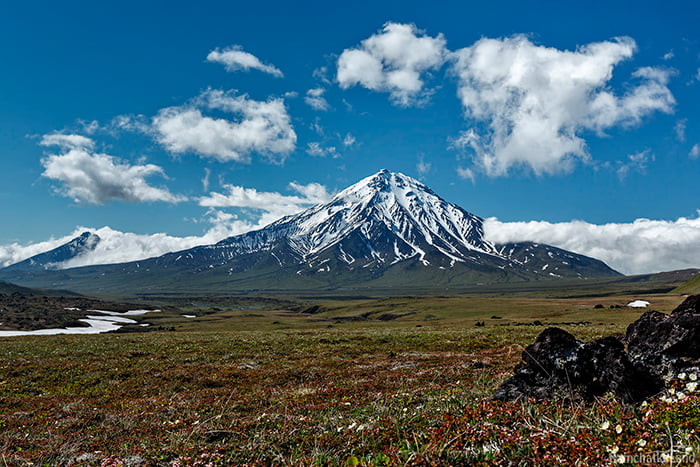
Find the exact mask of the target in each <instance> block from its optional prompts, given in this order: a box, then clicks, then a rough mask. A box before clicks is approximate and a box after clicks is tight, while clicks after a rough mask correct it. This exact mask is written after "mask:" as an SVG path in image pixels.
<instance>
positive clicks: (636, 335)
mask: <svg viewBox="0 0 700 467" xmlns="http://www.w3.org/2000/svg"><path fill="white" fill-rule="evenodd" d="M625 341H626V343H627V354H628V355H629V358H630V360H631V361H632V362H633V363H634V365H635V366H637V367H642V368H646V369H647V370H648V371H649V372H650V373H651V374H652V375H654V377H656V378H659V379H661V380H663V381H664V383H668V382H670V381H671V380H672V379H674V378H675V377H676V375H677V374H678V373H680V372H698V368H699V367H700V295H693V296H690V297H688V298H687V299H686V300H685V301H684V302H683V303H681V304H680V305H679V306H678V307H677V308H676V309H675V310H673V312H671V314H670V315H665V314H663V313H659V312H657V311H648V312H646V313H644V314H643V315H642V316H641V317H640V318H639V319H638V320H637V321H635V322H634V323H632V324H630V325H629V327H628V328H627V335H626V336H625Z"/></svg>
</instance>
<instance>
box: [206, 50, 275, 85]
mask: <svg viewBox="0 0 700 467" xmlns="http://www.w3.org/2000/svg"><path fill="white" fill-rule="evenodd" d="M207 61H208V62H214V63H220V64H222V65H224V66H225V67H226V71H241V70H242V71H249V70H259V71H262V72H263V73H268V74H270V75H272V76H276V77H278V78H282V77H283V76H284V75H283V74H282V72H281V71H280V70H279V69H278V68H276V67H275V66H273V65H269V64H265V63H263V62H261V61H260V59H259V58H258V57H256V56H255V55H253V54H251V53H248V52H245V51H244V50H243V47H241V46H240V45H232V46H230V47H226V48H224V49H223V50H220V49H218V48H217V49H214V50H212V51H211V52H209V55H207Z"/></svg>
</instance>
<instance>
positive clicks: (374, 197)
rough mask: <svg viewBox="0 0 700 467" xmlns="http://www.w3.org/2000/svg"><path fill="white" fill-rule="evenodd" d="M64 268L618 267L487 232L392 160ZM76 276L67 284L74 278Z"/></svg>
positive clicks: (258, 275) (408, 270)
mask: <svg viewBox="0 0 700 467" xmlns="http://www.w3.org/2000/svg"><path fill="white" fill-rule="evenodd" d="M71 271H74V274H73V273H72V272H71ZM61 273H62V274H63V276H62V277H68V278H71V277H74V276H75V277H80V280H81V282H85V281H90V282H96V283H97V282H99V283H100V284H99V285H98V284H95V286H100V287H106V288H109V287H110V286H109V285H105V284H106V283H110V284H113V283H117V282H119V283H122V284H123V283H130V284H132V285H131V286H130V287H131V288H133V287H137V288H140V289H143V288H159V287H168V286H178V287H185V286H186V284H188V283H190V284H193V283H194V284H197V286H198V287H199V286H202V287H215V288H217V289H218V288H222V289H233V290H240V289H246V290H249V289H306V288H318V287H331V288H334V287H348V286H359V285H362V286H382V287H401V286H403V287H406V286H421V285H422V286H431V285H447V284H449V285H451V286H458V285H460V284H473V283H476V282H502V281H513V280H530V279H544V278H561V277H564V278H582V277H601V276H614V275H618V273H617V272H615V271H614V270H612V269H610V268H609V267H608V266H607V265H605V264H604V263H602V262H601V261H598V260H595V259H592V258H588V257H585V256H581V255H577V254H575V253H571V252H568V251H564V250H561V249H558V248H555V247H552V246H548V245H538V244H533V243H520V244H506V245H495V244H493V243H491V242H488V241H486V240H485V239H484V233H483V220H482V219H481V218H480V217H478V216H475V215H474V214H471V213H469V212H467V211H465V210H464V209H462V208H460V207H459V206H456V205H454V204H451V203H448V202H447V201H445V200H443V199H442V198H440V197H439V196H438V195H437V194H435V193H434V192H433V191H432V190H431V189H430V188H428V187H427V186H425V185H424V184H422V183H420V182H419V181H417V180H415V179H413V178H411V177H408V176H406V175H403V174H400V173H393V172H389V171H387V170H382V171H380V172H377V173H376V174H374V175H372V176H370V177H367V178H365V179H363V180H361V181H359V182H358V183H356V184H354V185H352V186H350V187H348V188H346V189H345V190H343V191H341V192H339V193H338V194H337V195H335V196H334V197H333V199H332V200H331V201H329V202H328V203H324V204H319V205H317V206H314V207H312V208H309V209H307V210H305V211H302V212H300V213H298V214H295V215H292V216H287V217H284V218H282V219H280V220H278V221H276V222H274V223H272V224H270V225H268V226H267V227H264V228H262V229H260V230H256V231H252V232H248V233H245V234H242V235H237V236H234V237H229V238H227V239H225V240H222V241H221V242H219V243H216V244H214V245H207V246H199V247H195V248H191V249H189V250H184V251H179V252H175V253H168V254H166V255H163V256H160V257H157V258H152V259H148V260H143V261H135V262H131V263H123V264H115V265H108V266H93V267H90V268H78V269H74V270H71V269H67V270H63V271H61ZM70 280H71V279H69V282H67V283H65V284H64V286H65V287H68V288H70V287H71V283H70Z"/></svg>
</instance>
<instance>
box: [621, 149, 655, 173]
mask: <svg viewBox="0 0 700 467" xmlns="http://www.w3.org/2000/svg"><path fill="white" fill-rule="evenodd" d="M655 159H656V158H655V156H654V154H653V153H652V152H651V150H649V149H646V150H644V151H642V152H638V153H636V154H630V155H629V156H627V161H626V162H621V163H619V164H618V167H617V176H618V177H619V178H620V180H624V179H625V178H627V176H628V175H629V174H630V172H633V171H634V172H638V173H642V174H643V173H646V169H647V166H648V165H649V162H652V161H654V160H655Z"/></svg>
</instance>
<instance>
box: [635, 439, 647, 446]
mask: <svg viewBox="0 0 700 467" xmlns="http://www.w3.org/2000/svg"><path fill="white" fill-rule="evenodd" d="M646 445H647V440H645V439H639V440H637V446H642V447H643V446H646Z"/></svg>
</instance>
